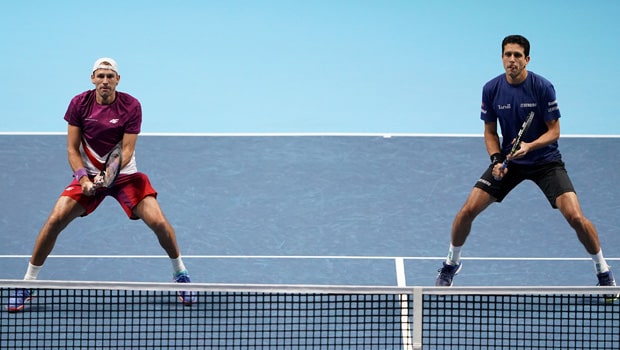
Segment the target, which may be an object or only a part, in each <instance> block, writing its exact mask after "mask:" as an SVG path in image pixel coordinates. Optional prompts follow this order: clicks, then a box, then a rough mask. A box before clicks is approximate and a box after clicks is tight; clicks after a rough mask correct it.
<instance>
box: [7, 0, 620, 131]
mask: <svg viewBox="0 0 620 350" xmlns="http://www.w3.org/2000/svg"><path fill="white" fill-rule="evenodd" d="M618 15H620V2H618V1H604V0H603V1H595V2H585V1H580V2H578V1H557V0H550V1H539V0H536V1H532V0H525V1H520V2H518V3H499V2H497V1H433V2H430V1H428V2H427V1H396V0H393V1H366V0H356V1H348V0H342V1H331V0H329V1H327V0H315V1H285V0H282V1H277V0H273V1H198V0H196V1H144V0H136V1H117V0H111V1H106V2H100V3H96V2H87V1H63V2H50V1H44V0H27V1H13V2H8V1H5V2H2V4H0V31H1V32H2V33H3V38H2V41H0V49H1V51H2V54H1V55H0V72H1V77H2V93H1V94H0V105H2V112H1V113H2V116H1V118H0V132H64V131H65V130H66V124H65V122H64V120H63V119H62V117H63V115H64V112H65V109H66V106H67V104H68V102H69V99H70V98H71V97H72V96H73V95H75V94H77V93H78V92H81V91H83V90H86V89H89V88H91V87H92V85H91V83H90V80H89V75H90V70H91V67H92V63H93V62H94V60H95V59H96V58H98V57H100V56H110V57H113V58H115V59H116V60H117V61H118V62H119V65H120V70H121V76H122V80H121V84H120V86H119V90H122V91H127V92H130V93H131V94H133V95H134V96H136V97H138V98H139V99H140V100H141V101H142V104H143V110H144V117H145V119H144V123H143V132H145V133H162V132H172V133H255V132H257V133H272V132H273V133H288V132H318V133H331V132H334V133H358V132H359V133H375V132H378V133H456V134H470V133H473V134H481V131H482V125H481V122H480V120H479V119H478V114H479V101H480V92H481V87H482V85H483V84H484V82H486V81H487V80H489V79H490V78H492V77H493V76H495V75H497V74H500V73H501V72H502V66H501V61H500V54H501V50H500V42H501V40H502V38H503V37H504V36H505V35H508V34H514V33H520V34H523V35H525V36H526V37H528V38H529V39H530V41H531V43H532V51H531V57H532V61H531V63H530V65H529V68H530V70H532V71H535V72H537V73H541V74H543V75H544V76H546V77H547V78H548V79H550V80H551V81H552V82H553V83H554V84H555V86H556V90H557V93H558V99H559V101H560V107H561V110H562V113H563V119H562V128H563V133H564V134H565V135H566V134H580V135H583V134H597V135H598V134H605V135H616V134H620V123H619V122H618V118H617V117H616V110H617V108H616V103H617V101H618V88H617V82H618V80H619V78H620V74H619V73H618V67H617V64H618V61H619V58H620V57H619V56H620V54H619V53H620V41H619V40H618V37H620V26H618V25H617V18H618Z"/></svg>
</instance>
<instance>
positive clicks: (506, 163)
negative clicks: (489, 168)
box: [500, 160, 508, 170]
mask: <svg viewBox="0 0 620 350" xmlns="http://www.w3.org/2000/svg"><path fill="white" fill-rule="evenodd" d="M507 167H508V161H507V160H505V161H504V162H503V163H502V166H501V167H500V169H502V170H504V169H506V168H507Z"/></svg>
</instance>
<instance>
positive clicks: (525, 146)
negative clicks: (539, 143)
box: [506, 142, 531, 160]
mask: <svg viewBox="0 0 620 350" xmlns="http://www.w3.org/2000/svg"><path fill="white" fill-rule="evenodd" d="M530 149H531V148H530V144H529V143H525V142H521V145H520V146H519V149H517V151H516V152H515V153H513V154H509V155H508V156H507V157H506V159H508V160H513V159H519V158H523V157H525V155H526V154H527V153H528V152H529V151H530Z"/></svg>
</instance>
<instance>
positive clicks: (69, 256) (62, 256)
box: [0, 254, 620, 262]
mask: <svg viewBox="0 0 620 350" xmlns="http://www.w3.org/2000/svg"><path fill="white" fill-rule="evenodd" d="M3 258H4V259H15V258H30V255H23V254H4V255H0V259H3ZM49 258H57V259H85V258H95V259H164V258H165V259H167V258H168V256H166V255H85V254H52V255H50V256H49ZM183 258H184V259H342V260H399V259H400V260H402V261H403V262H404V261H405V260H445V258H446V257H445V256H439V257H438V256H402V257H399V256H360V255H353V256H351V255H349V256H347V255H183ZM605 259H606V260H620V257H619V258H611V257H605ZM461 260H496V261H590V260H592V259H591V258H584V257H581V258H553V257H468V258H461Z"/></svg>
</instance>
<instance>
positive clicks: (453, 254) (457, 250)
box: [446, 243, 463, 265]
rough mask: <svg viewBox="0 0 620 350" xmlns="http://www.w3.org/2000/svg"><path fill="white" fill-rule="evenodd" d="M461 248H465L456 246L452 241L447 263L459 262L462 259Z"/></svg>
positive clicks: (456, 263) (454, 263) (455, 263)
mask: <svg viewBox="0 0 620 350" xmlns="http://www.w3.org/2000/svg"><path fill="white" fill-rule="evenodd" d="M461 248H463V246H460V247H455V246H453V245H452V243H450V250H449V251H448V257H447V258H446V264H448V265H458V264H459V261H460V260H461Z"/></svg>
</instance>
